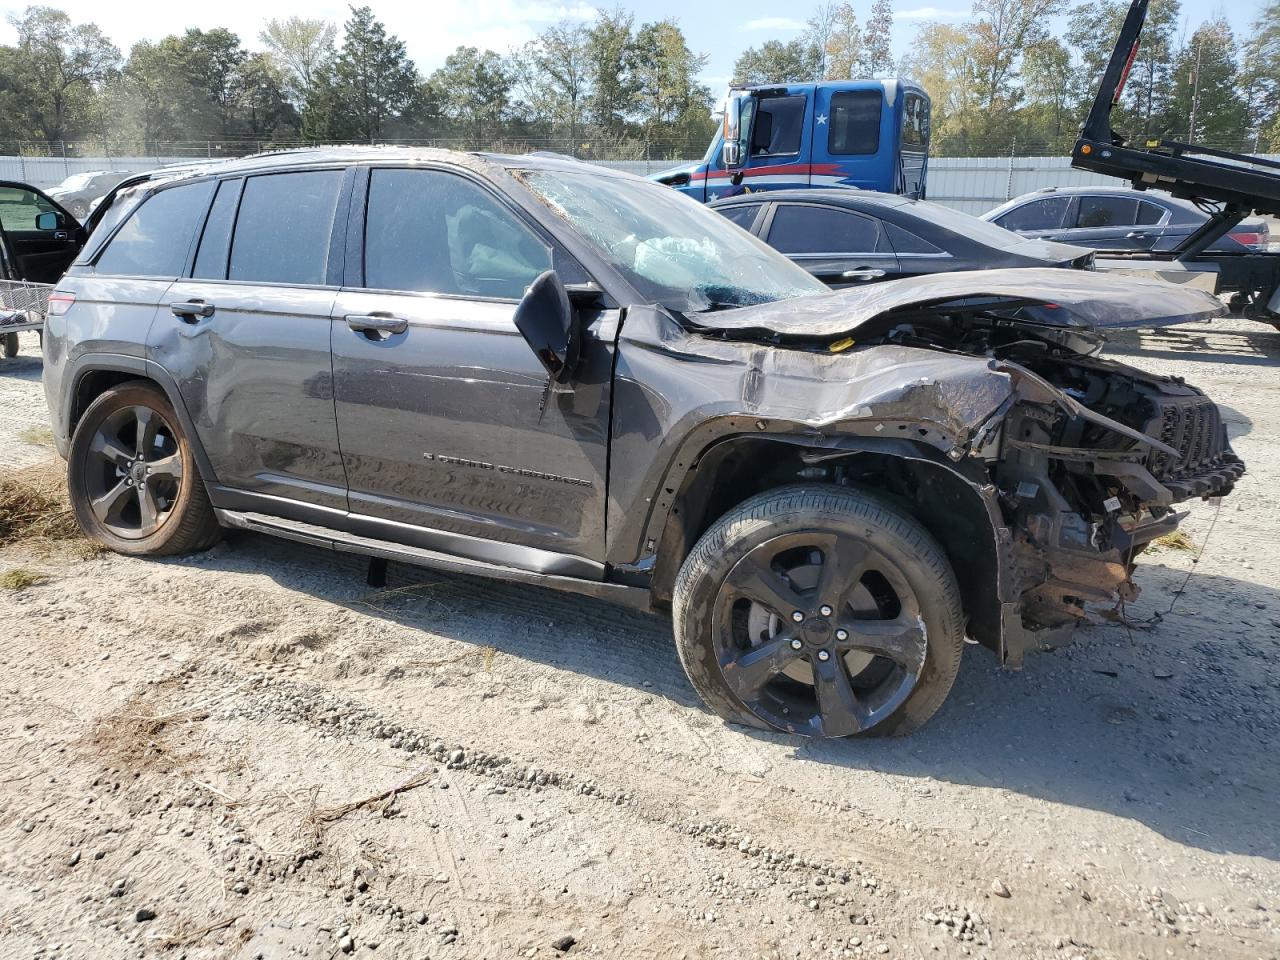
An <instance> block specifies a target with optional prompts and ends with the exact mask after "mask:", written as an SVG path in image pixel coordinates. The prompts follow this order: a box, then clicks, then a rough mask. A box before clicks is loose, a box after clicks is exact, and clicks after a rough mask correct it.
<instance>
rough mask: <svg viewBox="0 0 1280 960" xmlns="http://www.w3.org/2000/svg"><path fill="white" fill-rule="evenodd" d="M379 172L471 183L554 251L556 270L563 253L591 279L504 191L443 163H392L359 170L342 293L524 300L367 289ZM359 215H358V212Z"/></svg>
mask: <svg viewBox="0 0 1280 960" xmlns="http://www.w3.org/2000/svg"><path fill="white" fill-rule="evenodd" d="M375 170H425V171H429V172H432V173H444V174H450V175H452V176H456V177H461V178H462V179H463V180H466V181H467V182H468V183H471V184H472V185H474V186H475V187H477V188H479V189H480V190H482V191H484V192H485V194H487V195H488V196H489V198H490V199H492V200H494V201H495V202H496V203H497V204H498V205H499V206H501V207H503V208H504V209H506V210H507V211H508V212H509V213H511V215H512V216H513V217H514V218H515V220H516V221H517V222H519V223H521V224H523V225H524V226H525V227H526V228H527V229H528V230H529V231H530V233H532V234H533V235H534V236H535V237H536V238H537V239H539V240H540V241H542V242H543V243H545V244H546V245H547V247H549V248H550V250H551V263H552V266H553V268H554V265H555V262H556V253H557V251H561V252H562V253H563V255H564V256H565V257H568V258H570V259H571V260H573V262H574V263H576V264H578V267H579V269H580V270H581V271H582V273H583V274H584V275H585V276H588V277H590V276H591V271H589V270H588V269H587V268H586V267H585V266H584V265H583V264H582V262H581V261H580V260H579V259H578V258H577V257H575V256H574V255H573V253H571V252H570V251H569V250H568V249H567V248H566V247H565V246H564V244H562V243H560V241H559V240H557V239H556V238H555V237H553V236H552V235H551V234H550V233H549V232H548V231H547V230H545V229H543V227H542V224H540V223H538V222H537V221H536V220H533V219H532V218H531V217H529V216H528V215H527V214H526V213H525V211H524V210H523V209H522V208H520V207H519V206H517V205H516V204H514V203H512V202H511V201H510V200H509V199H508V198H507V197H506V196H504V195H503V193H502V192H501V191H500V190H496V189H494V187H493V186H492V185H491V184H489V183H488V182H486V181H485V180H483V179H482V178H480V177H477V176H474V175H473V174H472V173H471V172H470V171H468V170H461V169H458V168H457V167H451V166H448V165H446V164H442V163H412V162H410V163H406V162H403V161H401V162H398V163H396V162H388V163H370V164H362V165H360V166H359V167H358V168H357V175H356V183H355V187H354V190H353V191H352V195H351V216H350V217H349V218H348V220H347V235H346V241H345V245H344V247H345V251H346V262H345V265H344V266H345V269H344V271H343V274H342V276H341V286H340V287H339V289H341V290H346V291H350V292H352V293H377V294H388V295H391V296H400V297H426V298H431V299H438V300H460V301H465V302H469V303H471V302H474V303H508V304H516V303H519V302H520V300H521V299H522V298H520V297H516V298H511V297H484V296H479V295H474V294H459V293H438V292H435V291H431V290H395V289H389V288H387V287H367V286H365V243H364V238H365V232H366V230H367V229H368V220H369V194H370V190H369V188H370V185H371V184H372V182H373V173H374V171H375ZM357 210H358V211H359V213H358V214H357V213H356V211H357Z"/></svg>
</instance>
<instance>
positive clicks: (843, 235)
mask: <svg viewBox="0 0 1280 960" xmlns="http://www.w3.org/2000/svg"><path fill="white" fill-rule="evenodd" d="M879 238H880V226H879V224H878V223H877V222H876V221H875V220H872V219H871V218H869V217H864V216H860V215H859V214H856V213H850V212H848V211H847V210H830V209H827V208H825V207H811V206H805V205H803V204H798V203H783V204H779V205H778V210H777V212H776V213H775V214H774V215H773V225H772V226H771V227H770V228H769V246H771V247H773V248H774V249H775V250H778V251H780V252H781V253H790V254H804V253H874V252H875V250H876V246H877V244H878V241H879Z"/></svg>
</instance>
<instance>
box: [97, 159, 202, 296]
mask: <svg viewBox="0 0 1280 960" xmlns="http://www.w3.org/2000/svg"><path fill="white" fill-rule="evenodd" d="M211 193H213V183H212V181H208V180H206V181H204V182H201V183H190V184H183V185H182V186H178V187H170V188H169V189H167V190H160V191H158V192H156V193H154V194H152V195H151V196H150V197H148V198H147V199H145V200H143V201H142V203H141V204H139V205H138V206H136V207H134V208H133V211H132V213H131V214H130V215H129V218H128V219H127V220H126V221H125V222H124V226H122V227H121V228H120V229H119V230H118V231H117V232H116V234H115V236H113V237H112V238H111V239H110V240H109V241H107V246H106V249H105V250H103V251H102V255H101V256H100V257H98V263H97V267H96V269H97V272H98V273H99V274H105V275H107V276H117V277H172V278H177V277H180V276H182V273H183V271H184V270H185V268H186V265H187V252H188V251H189V250H190V249H191V240H192V237H193V235H194V234H195V231H196V225H197V224H198V223H199V222H200V220H201V218H202V217H203V216H204V212H205V209H206V208H207V207H208V205H209V195H210V194H211ZM99 229H101V228H99Z"/></svg>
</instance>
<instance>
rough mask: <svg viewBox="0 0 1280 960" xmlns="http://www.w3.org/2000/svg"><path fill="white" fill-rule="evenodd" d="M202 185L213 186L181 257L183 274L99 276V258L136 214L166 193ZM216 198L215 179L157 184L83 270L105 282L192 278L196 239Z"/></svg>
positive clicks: (122, 221)
mask: <svg viewBox="0 0 1280 960" xmlns="http://www.w3.org/2000/svg"><path fill="white" fill-rule="evenodd" d="M201 183H212V184H213V189H212V190H210V191H209V196H208V197H207V198H206V199H205V204H204V212H203V213H198V214H196V226H197V229H193V230H192V231H191V236H190V238H188V240H187V252H186V255H185V256H184V257H183V263H182V270H181V272H180V273H179V274H178V275H177V276H176V277H170V276H161V275H160V274H155V273H146V274H142V273H101V274H100V273H98V263H99V261H101V260H102V257H103V255H104V254H106V252H107V250H109V249H110V248H111V245H112V244H113V243H114V242H115V239H116V237H117V236H119V235H120V231H121V230H123V229H124V228H125V225H126V224H128V223H129V222H130V221H131V220H133V218H134V217H136V216H137V215H138V211H139V210H141V209H142V208H143V207H145V206H146V205H147V204H148V203H150V202H151V201H152V200H153V199H155V198H156V197H157V196H159V195H160V194H162V193H164V192H165V191H166V190H177V189H179V188H180V187H189V186H193V185H196V184H201ZM217 194H218V186H217V178H216V177H189V178H185V179H180V180H169V181H166V182H164V183H160V184H158V185H157V186H156V187H155V188H154V189H152V190H148V191H146V194H145V196H143V197H142V199H140V200H139V201H138V202H137V203H135V204H134V205H133V209H132V210H130V211H129V213H128V214H127V215H126V216H125V218H124V219H123V220H121V221H120V222H119V223H117V224H116V225H115V227H113V228H112V230H111V234H110V235H109V236H108V237H106V238H105V239H104V240H101V241H100V242H99V243H98V247H97V249H96V250H95V251H94V253H93V256H92V257H90V258H89V261H88V263H87V264H86V266H89V267H92V268H93V275H94V276H95V277H102V278H103V279H104V280H169V281H171V282H172V281H176V280H185V279H187V278H188V277H189V276H190V275H191V268H192V265H193V262H194V260H195V249H196V237H197V236H200V235H203V233H204V224H205V221H206V220H207V219H208V218H209V208H210V206H211V205H212V204H213V198H214V197H215V196H217Z"/></svg>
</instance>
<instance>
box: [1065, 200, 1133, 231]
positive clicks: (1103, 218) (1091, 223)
mask: <svg viewBox="0 0 1280 960" xmlns="http://www.w3.org/2000/svg"><path fill="white" fill-rule="evenodd" d="M1137 216H1138V201H1136V200H1134V199H1133V198H1132V197H1108V196H1100V197H1081V198H1080V209H1079V211H1078V212H1077V213H1076V226H1077V227H1131V226H1133V224H1134V221H1135V220H1136V219H1137Z"/></svg>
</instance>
